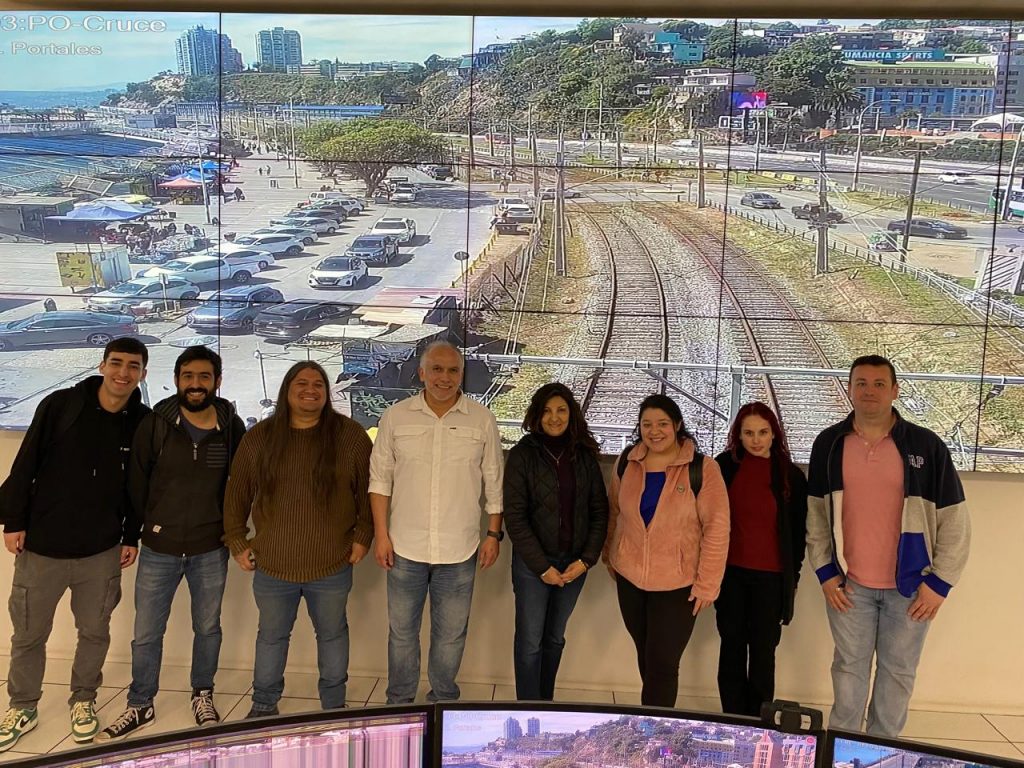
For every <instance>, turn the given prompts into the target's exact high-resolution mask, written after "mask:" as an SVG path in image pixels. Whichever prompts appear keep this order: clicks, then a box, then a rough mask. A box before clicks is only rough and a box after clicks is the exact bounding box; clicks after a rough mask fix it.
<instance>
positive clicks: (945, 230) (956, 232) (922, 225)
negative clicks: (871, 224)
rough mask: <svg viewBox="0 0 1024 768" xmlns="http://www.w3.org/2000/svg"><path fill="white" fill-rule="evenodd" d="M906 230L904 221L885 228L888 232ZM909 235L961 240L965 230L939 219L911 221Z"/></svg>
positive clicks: (895, 222)
mask: <svg viewBox="0 0 1024 768" xmlns="http://www.w3.org/2000/svg"><path fill="white" fill-rule="evenodd" d="M906 228H907V220H906V219H902V220H900V221H890V222H889V225H888V226H887V227H886V229H888V230H889V231H890V232H903V231H904V230H905V229H906ZM910 235H911V237H915V236H916V237H935V238H938V239H939V240H947V239H948V240H963V239H965V238H966V237H967V229H966V228H965V227H961V226H960V225H958V224H950V223H949V222H947V221H941V220H940V219H911V220H910Z"/></svg>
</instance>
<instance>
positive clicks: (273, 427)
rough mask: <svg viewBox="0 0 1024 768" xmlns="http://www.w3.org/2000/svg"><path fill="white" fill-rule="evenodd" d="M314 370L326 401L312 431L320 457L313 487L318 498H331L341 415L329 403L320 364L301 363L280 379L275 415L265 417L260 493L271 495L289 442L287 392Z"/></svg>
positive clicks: (335, 479)
mask: <svg viewBox="0 0 1024 768" xmlns="http://www.w3.org/2000/svg"><path fill="white" fill-rule="evenodd" d="M310 369H312V370H314V371H316V372H317V373H318V374H319V375H320V377H321V378H322V379H323V380H324V387H325V389H326V393H327V400H326V402H324V407H323V410H322V411H321V412H320V421H319V423H318V424H317V425H316V426H315V427H312V429H314V430H316V433H315V434H316V439H317V444H318V445H319V447H320V455H319V456H318V457H317V460H316V464H315V465H314V466H313V488H314V490H316V492H317V495H319V496H321V497H322V498H329V497H330V496H332V495H333V493H334V490H335V487H336V485H337V480H338V445H339V443H340V441H341V426H342V420H341V414H340V413H338V412H337V411H336V410H334V406H333V405H332V404H331V383H330V379H328V377H327V371H325V370H324V369H323V366H321V365H320V364H319V363H316V362H313V361H312V360H303V361H302V362H299V363H296V364H295V365H293V366H292V367H291V368H289V369H288V373H286V374H285V375H284V379H282V380H281V389H280V390H279V391H278V393H277V406H276V410H275V411H274V415H273V416H270V417H268V418H267V425H268V426H267V428H268V430H269V432H270V434H269V435H268V436H267V450H266V451H265V452H264V454H263V461H262V465H263V466H262V475H263V477H262V479H261V483H262V485H263V490H264V491H265V493H266V495H267V496H268V497H269V496H272V495H273V493H274V487H275V486H276V485H277V473H278V472H279V471H280V469H281V467H282V465H283V463H284V457H285V454H286V453H287V451H288V449H289V443H290V442H291V437H292V432H291V410H292V409H291V406H290V405H289V404H288V390H289V388H290V387H291V385H292V382H293V381H294V380H295V377H296V376H298V375H299V374H300V373H302V372H303V371H306V370H310Z"/></svg>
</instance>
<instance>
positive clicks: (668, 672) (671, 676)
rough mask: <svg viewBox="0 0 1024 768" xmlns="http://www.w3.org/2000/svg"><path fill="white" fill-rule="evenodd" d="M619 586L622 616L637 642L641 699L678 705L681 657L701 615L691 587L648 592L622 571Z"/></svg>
mask: <svg viewBox="0 0 1024 768" xmlns="http://www.w3.org/2000/svg"><path fill="white" fill-rule="evenodd" d="M615 587H616V590H617V591H618V593H619V610H620V611H621V612H622V620H623V622H625V624H626V630H627V631H628V632H629V635H630V637H632V638H633V644H634V645H635V646H636V659H637V663H638V664H639V666H640V679H641V680H642V681H643V689H642V691H641V693H640V703H641V704H644V705H647V706H654V707H674V706H675V705H676V695H677V694H678V693H679V660H680V659H681V658H682V657H683V651H684V650H685V649H686V644H687V643H688V642H690V635H691V633H692V632H693V625H694V622H695V621H696V619H697V617H696V616H694V615H693V603H691V602H690V587H683V588H682V589H672V590H669V591H666V592H648V591H646V590H643V589H639V588H638V587H636V586H635V585H633V584H632V583H631V582H630V581H629V580H628V579H626V578H625V577H623V576H622V575H621V574H620V575H618V576H617V577H616V579H615Z"/></svg>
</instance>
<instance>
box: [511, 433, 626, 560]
mask: <svg viewBox="0 0 1024 768" xmlns="http://www.w3.org/2000/svg"><path fill="white" fill-rule="evenodd" d="M572 463H573V470H574V471H575V474H576V497H575V515H574V516H573V543H572V544H573V551H572V553H571V554H572V556H573V557H574V558H579V559H580V560H582V561H583V562H584V563H586V564H587V566H588V567H590V566H592V565H594V564H595V563H597V561H598V560H599V559H600V557H601V549H602V547H604V539H605V535H606V534H607V532H608V493H607V491H606V490H605V485H604V477H603V476H602V475H601V467H600V465H599V464H598V463H597V457H596V456H594V455H593V454H592V453H590V452H589V451H586V450H578V451H575V452H574V453H573V454H572ZM503 490H504V507H503V512H504V515H505V528H506V529H507V530H508V536H509V538H510V539H511V540H512V546H513V547H514V548H515V551H516V552H517V553H518V554H519V556H520V557H522V558H523V561H524V562H525V563H526V566H527V567H528V568H529V569H530V570H531V571H533V572H534V573H536V574H537V575H538V576H540V575H541V574H542V573H544V571H546V570H547V569H548V568H549V567H550V566H551V563H550V562H549V560H548V558H550V557H556V556H557V555H558V523H559V508H558V474H557V473H556V471H555V467H554V466H553V465H552V463H551V461H549V460H548V459H547V458H546V457H545V456H544V449H543V446H542V445H541V442H540V440H539V439H538V438H537V437H536V436H535V435H532V434H529V435H525V436H524V437H523V438H522V439H521V440H520V441H519V443H518V444H516V445H515V446H514V447H513V448H512V450H510V451H509V452H508V460H507V461H506V462H505V480H504V488H503Z"/></svg>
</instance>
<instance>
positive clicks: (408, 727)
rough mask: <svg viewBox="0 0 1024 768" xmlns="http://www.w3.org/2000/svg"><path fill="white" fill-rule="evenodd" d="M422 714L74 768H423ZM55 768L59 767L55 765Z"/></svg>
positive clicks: (131, 755)
mask: <svg viewBox="0 0 1024 768" xmlns="http://www.w3.org/2000/svg"><path fill="white" fill-rule="evenodd" d="M427 717H428V715H427V714H424V713H412V714H402V715H378V716H375V717H353V718H346V719H344V720H337V721H327V722H317V723H302V724H296V725H287V726H284V725H282V726H278V727H271V728H263V729H258V730H252V731H244V732H238V733H230V734H223V735H218V736H208V737H206V738H195V739H189V740H186V741H175V742H170V743H167V744H164V745H158V746H150V747H147V748H140V747H135V748H134V749H132V748H125V749H124V750H123V751H120V752H117V753H113V754H105V755H103V756H97V757H94V758H92V759H83V758H82V757H79V758H77V759H75V760H73V761H72V762H69V763H66V765H68V766H71V765H74V766H75V768H422V766H423V764H424V763H423V760H424V754H425V751H426V749H427V745H426V733H427ZM58 765H59V763H58Z"/></svg>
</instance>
